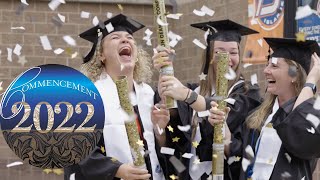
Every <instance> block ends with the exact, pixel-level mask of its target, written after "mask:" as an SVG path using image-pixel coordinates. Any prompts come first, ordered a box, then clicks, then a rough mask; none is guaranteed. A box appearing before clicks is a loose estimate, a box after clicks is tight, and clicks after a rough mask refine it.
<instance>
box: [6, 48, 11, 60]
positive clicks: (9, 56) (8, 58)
mask: <svg viewBox="0 0 320 180" xmlns="http://www.w3.org/2000/svg"><path fill="white" fill-rule="evenodd" d="M7 51H8V57H7V60H8V61H10V62H12V49H11V48H7Z"/></svg>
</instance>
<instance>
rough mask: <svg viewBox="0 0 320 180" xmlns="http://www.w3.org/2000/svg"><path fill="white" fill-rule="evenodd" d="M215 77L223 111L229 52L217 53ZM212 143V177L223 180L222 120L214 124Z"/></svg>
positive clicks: (219, 103)
mask: <svg viewBox="0 0 320 180" xmlns="http://www.w3.org/2000/svg"><path fill="white" fill-rule="evenodd" d="M216 60H217V67H216V68H217V78H216V94H217V96H219V97H223V98H222V100H218V101H217V103H218V109H220V110H222V111H224V110H225V108H226V106H227V103H226V102H225V101H224V100H223V99H225V98H227V96H228V79H227V78H225V74H227V73H228V68H229V65H228V62H229V53H227V52H218V53H217V59H216ZM213 128H214V134H213V145H212V179H213V180H223V169H224V167H223V166H224V136H225V135H224V128H225V127H224V122H223V123H220V124H216V125H214V127H213Z"/></svg>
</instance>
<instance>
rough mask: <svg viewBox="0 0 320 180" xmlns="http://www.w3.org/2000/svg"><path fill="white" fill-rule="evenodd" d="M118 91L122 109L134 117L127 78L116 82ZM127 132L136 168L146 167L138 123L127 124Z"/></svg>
mask: <svg viewBox="0 0 320 180" xmlns="http://www.w3.org/2000/svg"><path fill="white" fill-rule="evenodd" d="M115 83H116V86H117V90H118V96H119V100H120V105H121V107H122V109H123V110H124V111H125V112H126V113H128V115H129V116H130V115H133V114H134V110H133V107H132V105H131V103H130V99H129V89H128V80H127V77H126V76H119V77H118V79H116V80H115ZM125 126H126V131H127V135H128V140H129V145H130V147H131V149H132V153H133V157H134V160H133V164H134V165H135V166H138V167H139V166H140V167H141V166H145V162H144V157H143V155H142V154H141V151H142V149H143V148H142V147H141V145H139V144H140V143H139V142H141V139H140V135H139V132H138V127H137V123H136V121H135V120H133V121H129V122H126V123H125Z"/></svg>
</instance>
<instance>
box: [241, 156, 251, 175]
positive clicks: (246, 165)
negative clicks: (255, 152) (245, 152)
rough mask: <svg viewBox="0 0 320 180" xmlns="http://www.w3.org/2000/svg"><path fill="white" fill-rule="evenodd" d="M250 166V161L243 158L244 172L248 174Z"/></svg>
mask: <svg viewBox="0 0 320 180" xmlns="http://www.w3.org/2000/svg"><path fill="white" fill-rule="evenodd" d="M249 164H250V161H249V160H248V159H246V158H242V162H241V165H242V169H243V171H244V172H246V170H247V168H248V166H249Z"/></svg>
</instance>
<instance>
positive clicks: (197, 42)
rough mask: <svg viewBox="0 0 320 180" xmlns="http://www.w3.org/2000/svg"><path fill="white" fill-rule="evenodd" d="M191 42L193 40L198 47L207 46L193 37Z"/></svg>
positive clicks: (204, 47) (203, 47)
mask: <svg viewBox="0 0 320 180" xmlns="http://www.w3.org/2000/svg"><path fill="white" fill-rule="evenodd" d="M192 42H193V43H194V44H195V45H197V46H198V47H200V48H202V49H206V48H207V47H206V46H205V45H204V44H202V43H201V42H200V41H199V40H198V39H194V40H193V41H192Z"/></svg>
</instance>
